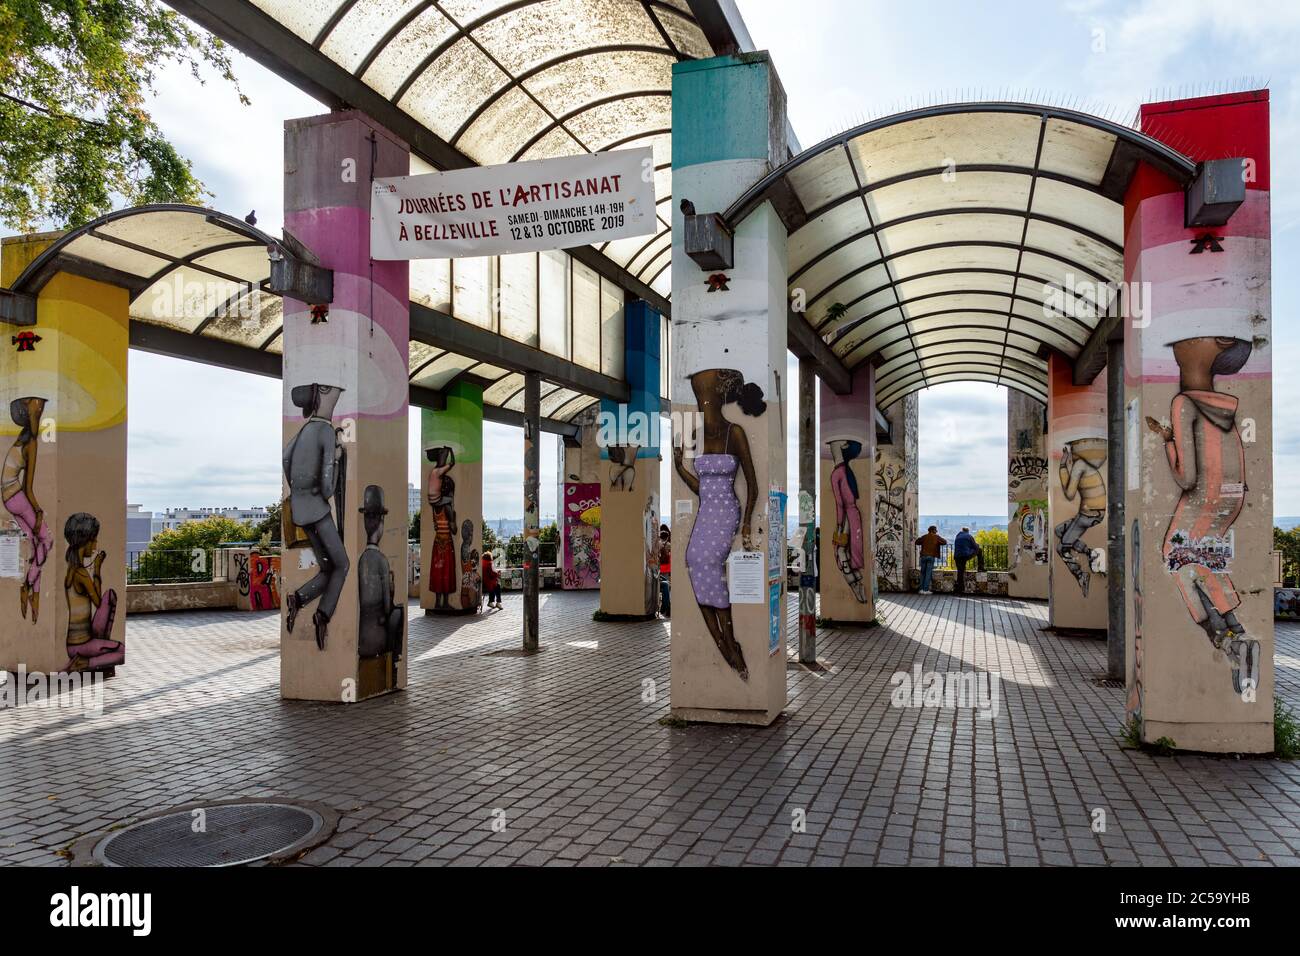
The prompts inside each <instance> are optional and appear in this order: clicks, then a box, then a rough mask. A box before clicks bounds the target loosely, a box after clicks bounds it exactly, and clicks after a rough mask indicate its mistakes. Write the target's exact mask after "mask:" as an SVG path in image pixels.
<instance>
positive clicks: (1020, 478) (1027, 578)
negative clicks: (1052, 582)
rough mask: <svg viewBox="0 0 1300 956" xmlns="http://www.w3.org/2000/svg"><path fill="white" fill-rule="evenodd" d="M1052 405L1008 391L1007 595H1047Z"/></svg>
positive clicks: (1030, 596)
mask: <svg viewBox="0 0 1300 956" xmlns="http://www.w3.org/2000/svg"><path fill="white" fill-rule="evenodd" d="M1047 482H1048V474H1047V409H1046V407H1045V406H1044V405H1043V403H1042V402H1040V401H1039V400H1038V399H1036V398H1034V397H1033V396H1032V395H1026V394H1025V393H1024V392H1017V391H1016V390H1015V389H1008V391H1007V501H1008V512H1009V514H1008V521H1007V549H1008V555H1007V561H1008V564H1009V566H1010V568H1011V570H1010V572H1009V573H1008V575H1007V594H1008V595H1009V596H1010V597H1018V598H1034V599H1036V600H1040V601H1045V600H1047V591H1048V584H1047V581H1048V570H1049V560H1050V558H1051V554H1052V547H1053V545H1054V542H1053V539H1052V525H1051V524H1049V523H1048V514H1047V513H1048V506H1047Z"/></svg>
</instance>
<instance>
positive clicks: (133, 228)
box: [11, 204, 666, 422]
mask: <svg viewBox="0 0 1300 956" xmlns="http://www.w3.org/2000/svg"><path fill="white" fill-rule="evenodd" d="M271 254H277V255H286V256H290V257H293V258H298V259H304V260H307V261H312V256H311V253H310V252H309V251H308V250H306V249H303V248H302V247H301V246H300V244H298V243H297V242H296V241H294V240H293V239H292V237H289V236H285V237H284V238H276V237H274V236H271V235H269V234H268V233H265V232H263V231H262V230H260V229H258V228H256V227H255V226H253V225H251V224H249V223H247V222H245V221H243V220H241V219H236V218H234V217H232V216H228V215H226V214H225V213H220V212H216V211H215V210H211V209H204V208H202V207H198V206H187V205H179V204H158V205H151V206H137V207H133V208H130V209H123V210H118V211H116V212H112V213H109V214H107V215H105V216H102V217H100V218H99V219H96V220H94V221H93V222H90V223H87V224H86V225H84V226H81V227H79V228H76V229H73V230H70V231H68V232H66V233H64V234H63V235H61V236H59V237H58V238H57V239H56V240H55V241H54V242H53V244H51V245H50V246H49V247H48V248H47V249H45V250H44V251H43V252H42V253H41V254H40V255H38V256H37V257H36V258H35V259H33V260H32V262H31V263H30V264H29V265H28V266H27V267H26V268H25V269H24V270H23V272H22V273H21V274H20V275H19V276H18V277H17V278H16V279H15V280H14V282H13V283H12V286H11V287H12V289H13V291H15V292H20V293H27V294H35V293H37V292H39V291H40V289H41V288H42V287H43V286H44V285H45V283H46V282H48V281H49V279H50V278H51V277H52V276H53V275H54V274H55V273H56V272H59V271H67V272H72V273H75V274H79V275H84V276H89V277H91V278H95V279H99V280H102V281H105V282H109V283H112V284H114V285H118V286H121V287H123V288H125V289H127V290H128V292H129V294H130V306H129V312H130V317H131V340H132V344H133V345H134V346H136V347H140V348H145V349H148V350H152V351H159V352H164V353H166V354H171V355H176V356H179V357H183V358H194V359H198V360H204V361H212V362H214V363H216V364H221V365H226V366H229V367H235V368H242V369H244V370H246V371H252V372H258V373H261V374H269V375H279V374H280V352H281V348H282V341H281V332H282V330H283V304H282V300H281V298H280V296H279V295H277V294H275V293H274V292H272V291H271V282H270V279H271V262H270V255H271ZM462 262H464V263H465V265H464V270H465V273H464V275H463V276H462V277H460V278H457V279H456V280H455V287H454V290H449V291H448V294H447V299H448V301H432V299H433V298H436V297H427V299H426V300H423V301H419V300H417V301H416V302H414V303H413V317H412V341H411V343H410V354H409V367H410V380H411V384H412V386H413V387H414V390H415V392H416V394H423V395H425V396H430V395H432V393H435V392H441V391H442V390H443V389H445V388H446V387H447V386H448V385H450V384H451V383H452V381H453V380H457V379H468V380H471V381H475V382H477V383H478V384H480V385H482V386H483V389H484V392H483V399H484V404H485V405H486V406H488V407H489V408H495V409H501V410H503V411H504V412H505V413H507V414H506V417H505V418H500V416H497V417H498V418H499V419H500V420H506V421H511V420H513V419H512V418H510V413H520V414H522V412H523V383H524V376H523V375H522V374H521V369H522V368H537V369H539V370H541V371H542V375H543V378H544V381H543V383H542V390H541V395H542V401H541V414H542V417H543V418H546V419H552V420H556V421H559V422H568V421H571V420H572V419H573V418H574V417H575V416H576V415H577V414H578V413H579V412H581V411H582V410H584V409H585V408H587V407H588V406H590V405H591V404H593V403H594V402H596V401H598V400H599V394H600V388H601V387H602V386H604V387H607V388H608V387H624V388H625V386H624V385H622V378H623V369H622V357H623V356H622V352H623V326H622V322H621V316H622V312H621V309H622V305H623V294H622V291H621V290H620V289H618V287H617V286H615V285H614V284H613V283H611V282H610V281H609V280H607V279H604V278H602V277H599V276H597V275H596V274H595V273H594V272H593V271H591V270H589V269H585V268H584V267H583V266H582V265H581V264H580V263H576V262H574V261H572V260H571V259H570V258H569V257H567V256H564V255H563V254H561V253H554V254H552V253H541V254H537V255H534V254H526V255H522V256H510V257H504V258H503V259H502V260H501V261H500V262H498V261H496V260H486V259H478V260H462ZM502 263H508V264H509V266H510V269H511V270H522V272H521V274H520V275H519V276H516V275H515V272H514V271H506V269H505V267H504V266H503V265H502ZM458 264H459V263H458ZM539 264H540V269H539ZM412 267H413V270H412V271H413V272H415V271H416V270H417V269H420V270H423V272H422V273H421V274H424V273H428V274H429V275H433V274H434V273H438V274H439V275H442V276H443V278H442V279H441V280H439V281H431V282H430V283H429V286H430V287H431V288H436V287H438V286H439V282H440V281H441V282H446V283H448V284H450V283H451V282H452V277H453V268H452V265H451V264H449V263H448V262H447V261H446V260H429V261H426V262H419V263H412ZM475 268H477V269H478V271H479V273H481V274H478V275H477V283H476V282H475V281H474V279H475V274H474V269H475ZM439 270H441V272H439ZM539 272H540V273H541V275H539ZM512 282H513V283H517V284H522V285H523V286H524V287H525V291H526V293H527V294H517V295H512V294H511V288H512V286H511V283H512ZM413 285H414V283H413ZM491 288H494V289H498V290H500V294H499V295H496V296H493V295H490V293H489V289H491ZM480 298H481V299H482V300H483V309H484V313H483V315H482V316H480V315H479V314H478V312H477V311H475V306H474V304H475V302H476V301H477V300H478V299H480ZM452 300H454V303H453V301H452ZM494 300H495V301H499V302H500V305H499V307H498V309H497V311H496V312H493V311H492V310H491V309H489V308H488V305H487V304H488V303H489V302H491V301H494ZM453 304H455V306H456V309H455V312H454V314H455V317H453V314H452V313H453V308H452V306H453ZM462 311H463V312H465V315H464V316H462V315H461V314H460V313H461V312H462ZM664 321H665V322H666V320H664ZM417 326H418V327H417ZM448 344H451V347H447V346H448ZM458 347H459V348H460V351H457V348H458ZM497 356H499V357H500V361H499V362H498V361H494V357H497ZM548 369H551V370H552V377H554V378H556V379H559V380H561V381H551V380H549V379H547V374H548V373H547V370H548ZM565 370H568V371H567V372H566V371H565ZM557 372H558V373H559V374H557ZM575 379H576V380H578V381H579V382H580V383H583V384H585V385H587V386H588V387H584V388H578V387H573V386H574V384H575V383H574V381H573V380H575ZM565 383H567V384H565Z"/></svg>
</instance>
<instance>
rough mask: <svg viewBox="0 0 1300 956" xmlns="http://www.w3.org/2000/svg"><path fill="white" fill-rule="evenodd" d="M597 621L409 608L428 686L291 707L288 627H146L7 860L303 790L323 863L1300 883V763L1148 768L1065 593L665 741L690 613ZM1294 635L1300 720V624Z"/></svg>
mask: <svg viewBox="0 0 1300 956" xmlns="http://www.w3.org/2000/svg"><path fill="white" fill-rule="evenodd" d="M595 606H596V598H595V596H594V595H592V594H591V593H588V592H549V593H547V594H545V595H544V597H543V603H542V619H541V634H542V641H543V643H544V644H545V645H546V646H547V647H548V653H546V654H543V655H540V656H537V657H532V658H509V657H488V656H486V655H487V654H488V653H489V652H491V651H496V650H501V649H505V648H512V647H516V646H518V644H519V640H520V631H521V627H522V620H521V609H522V603H521V599H520V597H519V596H518V595H511V596H508V597H507V598H506V609H505V610H504V611H502V612H499V613H497V614H494V615H493V616H492V617H490V618H484V619H479V620H464V619H444V618H439V617H430V616H425V615H423V614H422V613H420V611H419V608H418V607H415V606H414V605H412V606H411V609H410V614H411V627H410V654H409V673H410V686H409V687H408V688H407V690H406V691H405V692H403V693H401V694H395V695H391V696H389V697H386V698H382V699H378V700H372V701H367V702H364V703H362V704H359V705H356V706H351V707H343V706H339V705H330V704H320V703H308V702H292V701H284V700H281V699H280V697H279V691H278V677H279V659H278V645H279V631H278V619H277V617H276V616H275V615H274V614H263V613H239V612H214V611H201V612H188V613H180V614H171V615H139V616H137V615H133V616H131V618H130V620H129V621H128V628H127V642H128V645H129V647H130V654H129V657H128V663H127V664H126V665H125V666H123V667H122V668H120V673H119V676H117V677H115V678H114V679H113V680H111V681H109V682H108V684H107V686H106V689H105V707H104V713H103V714H102V716H99V717H96V718H93V719H90V718H85V717H82V716H81V715H79V714H77V713H75V712H72V711H69V710H67V709H58V708H50V709H22V708H20V709H17V710H13V711H7V712H4V713H0V747H3V749H4V752H5V754H6V759H5V761H4V763H3V765H2V766H0V863H27V864H36V865H48V866H58V865H65V863H66V861H65V860H64V859H63V858H61V857H59V856H57V855H56V854H55V852H54V851H55V850H57V849H60V848H62V847H66V846H67V845H68V844H69V843H71V842H72V841H73V840H75V839H76V838H78V837H79V836H82V835H84V834H87V833H95V832H100V831H103V830H106V829H107V828H109V827H110V826H114V825H117V824H120V823H122V822H126V821H129V820H131V819H134V818H135V817H137V816H139V815H141V814H144V813H149V812H154V811H157V810H160V809H164V808H166V807H170V806H174V805H178V804H183V803H189V802H193V801H196V800H201V799H221V798H230V797H242V796H261V797H268V796H281V797H286V798H290V799H295V798H296V799H302V800H310V801H316V802H319V803H323V804H326V805H328V806H330V807H331V808H332V809H334V810H335V811H337V812H338V814H339V815H340V816H339V828H338V831H337V832H336V833H335V834H334V835H333V836H332V837H331V838H330V839H329V841H328V842H327V843H326V844H325V845H323V846H321V847H319V848H317V849H315V850H313V851H311V852H310V853H308V854H307V855H306V856H304V857H303V858H302V859H301V860H300V861H299V862H300V863H301V864H302V865H315V866H354V865H370V866H373V865H395V866H396V865H420V866H442V865H447V864H451V865H454V866H478V865H499V864H510V865H526V866H532V865H543V866H545V865H551V866H561V865H566V866H572V865H581V866H610V865H615V866H617V865H634V864H639V865H646V866H660V865H694V864H720V865H739V864H742V863H743V864H745V865H773V864H778V863H779V864H784V865H799V866H804V865H818V866H819V865H837V864H841V865H908V864H910V865H937V864H943V865H961V866H966V865H971V864H976V865H1006V864H1010V865H1017V866H1020V865H1061V866H1075V865H1080V866H1083V865H1100V866H1105V865H1115V864H1122V865H1135V864H1136V865H1144V866H1170V865H1188V866H1191V865H1196V866H1204V865H1207V864H1208V865H1278V866H1296V865H1297V864H1300V765H1297V764H1296V763H1288V762H1282V761H1273V760H1262V759H1261V760H1223V759H1216V758H1211V757H1191V756H1177V757H1172V758H1161V757H1155V756H1152V755H1150V754H1147V753H1144V752H1141V751H1132V750H1126V749H1124V748H1122V747H1121V746H1120V745H1119V742H1118V740H1117V739H1116V728H1117V727H1118V726H1119V724H1120V722H1121V721H1122V719H1123V713H1122V710H1123V696H1124V692H1123V691H1122V690H1118V689H1113V688H1106V687H1100V686H1098V685H1096V684H1094V683H1093V682H1092V678H1094V677H1095V676H1097V675H1098V674H1100V673H1101V672H1102V671H1103V670H1104V667H1105V645H1104V644H1103V643H1102V642H1099V641H1090V640H1081V639H1078V638H1062V637H1058V636H1055V635H1051V634H1047V633H1045V632H1043V631H1042V630H1041V628H1042V627H1043V626H1044V625H1045V624H1046V606H1045V605H1043V604H1041V603H1036V602H1030V601H1019V600H1012V599H1008V598H976V597H966V598H962V597H956V596H953V595H942V596H940V595H936V596H933V597H922V596H919V595H885V596H882V600H881V614H882V618H883V619H884V621H885V623H884V624H883V626H881V627H879V628H875V629H872V630H871V631H865V632H864V631H861V630H842V631H841V630H833V629H824V630H822V631H820V632H819V635H818V650H819V656H820V657H822V658H823V659H824V660H826V661H828V662H830V664H831V671H830V673H823V674H820V675H813V674H809V673H807V672H804V671H802V670H792V671H790V672H789V674H788V688H789V703H788V705H787V707H786V716H785V717H784V718H783V719H781V720H779V721H778V722H777V723H776V724H774V725H773V726H771V727H767V728H736V727H715V726H706V725H692V726H689V727H685V728H671V727H665V726H662V725H660V724H659V723H658V720H659V718H661V717H663V716H665V715H667V714H668V713H669V700H668V696H667V688H668V686H669V683H668V678H669V674H668V627H667V623H666V622H663V621H654V622H646V623H601V624H593V622H592V620H591V613H592V611H593V610H594V609H595ZM789 613H790V616H791V618H790V619H791V623H792V625H793V624H794V621H795V616H796V608H795V605H794V602H793V601H792V602H791V604H790V606H789ZM794 632H795V631H794V629H793V627H792V630H791V633H794ZM1276 645H1277V658H1276V665H1277V666H1276V678H1277V679H1276V685H1277V689H1278V694H1279V695H1280V696H1281V697H1283V699H1285V700H1287V701H1289V702H1290V703H1291V704H1292V706H1293V707H1300V624H1294V623H1283V622H1279V623H1278V625H1277V640H1276ZM914 664H920V665H921V667H922V670H927V671H929V670H933V671H940V672H943V671H970V670H972V669H974V670H980V671H990V672H997V673H999V674H1000V675H1001V682H1000V685H999V686H1000V693H1001V701H1000V704H1001V707H1000V711H999V713H998V714H997V715H995V716H994V717H993V719H985V718H983V717H979V716H976V715H975V713H974V712H972V711H970V710H953V709H938V708H910V707H908V708H895V707H893V706H892V705H891V701H890V694H891V691H892V690H893V686H892V685H891V684H890V677H891V676H892V675H893V674H894V673H896V672H906V671H910V670H911V668H912V666H913V665H914ZM646 678H651V679H653V680H654V681H655V682H656V684H657V685H658V687H659V688H660V691H661V693H660V694H659V695H658V699H657V700H656V701H655V702H654V703H649V704H647V703H644V702H643V701H642V699H641V694H642V689H643V681H644V680H645V679H646ZM51 753H57V754H58V755H59V759H58V760H57V761H56V760H51V759H50V756H49V755H50V754H51ZM51 798H53V799H51ZM1098 807H1100V808H1102V809H1104V810H1105V811H1106V822H1107V828H1106V831H1105V832H1103V833H1093V832H1092V829H1091V827H1092V822H1093V810H1094V809H1095V808H1098ZM497 810H502V811H504V812H505V818H506V821H507V829H506V831H505V832H504V833H494V832H493V831H492V829H491V823H492V821H493V819H494V811H497ZM795 810H802V811H804V814H805V820H806V824H807V830H806V832H803V833H795V832H793V829H792V826H791V824H792V822H793V821H794V819H795V817H794V815H793V811H795Z"/></svg>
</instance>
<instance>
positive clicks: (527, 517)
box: [524, 372, 542, 651]
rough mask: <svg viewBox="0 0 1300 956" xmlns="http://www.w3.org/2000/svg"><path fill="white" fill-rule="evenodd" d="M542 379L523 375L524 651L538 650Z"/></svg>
mask: <svg viewBox="0 0 1300 956" xmlns="http://www.w3.org/2000/svg"><path fill="white" fill-rule="evenodd" d="M541 414H542V380H541V376H539V375H538V374H537V373H536V372H525V373H524V549H525V551H524V650H525V651H535V650H537V647H538V636H537V635H538V627H537V614H538V610H539V608H538V599H537V598H538V588H539V583H540V582H539V580H538V578H539V572H538V567H537V562H538V555H537V549H538V547H539V546H540V545H541V543H542V540H541V527H540V526H541V519H540V515H539V509H540V507H541V502H540V501H539V500H538V496H539V494H540V492H541V482H540V477H541V476H540V472H541V451H542V427H541V425H542V423H541Z"/></svg>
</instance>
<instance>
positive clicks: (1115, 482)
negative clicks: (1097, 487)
mask: <svg viewBox="0 0 1300 956" xmlns="http://www.w3.org/2000/svg"><path fill="white" fill-rule="evenodd" d="M1108 352H1109V355H1108V357H1107V362H1106V437H1107V444H1108V445H1109V446H1110V448H1109V452H1108V454H1107V456H1106V522H1107V533H1106V549H1107V555H1106V561H1107V567H1106V676H1107V677H1109V678H1110V679H1111V680H1125V679H1126V678H1127V674H1126V671H1125V666H1124V628H1125V620H1124V609H1125V593H1124V585H1125V583H1126V582H1125V580H1124V542H1125V528H1124V489H1125V488H1126V487H1127V486H1126V484H1125V481H1124V452H1125V434H1124V340H1123V339H1122V338H1121V339H1119V340H1118V341H1113V342H1110V343H1109V348H1108Z"/></svg>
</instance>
